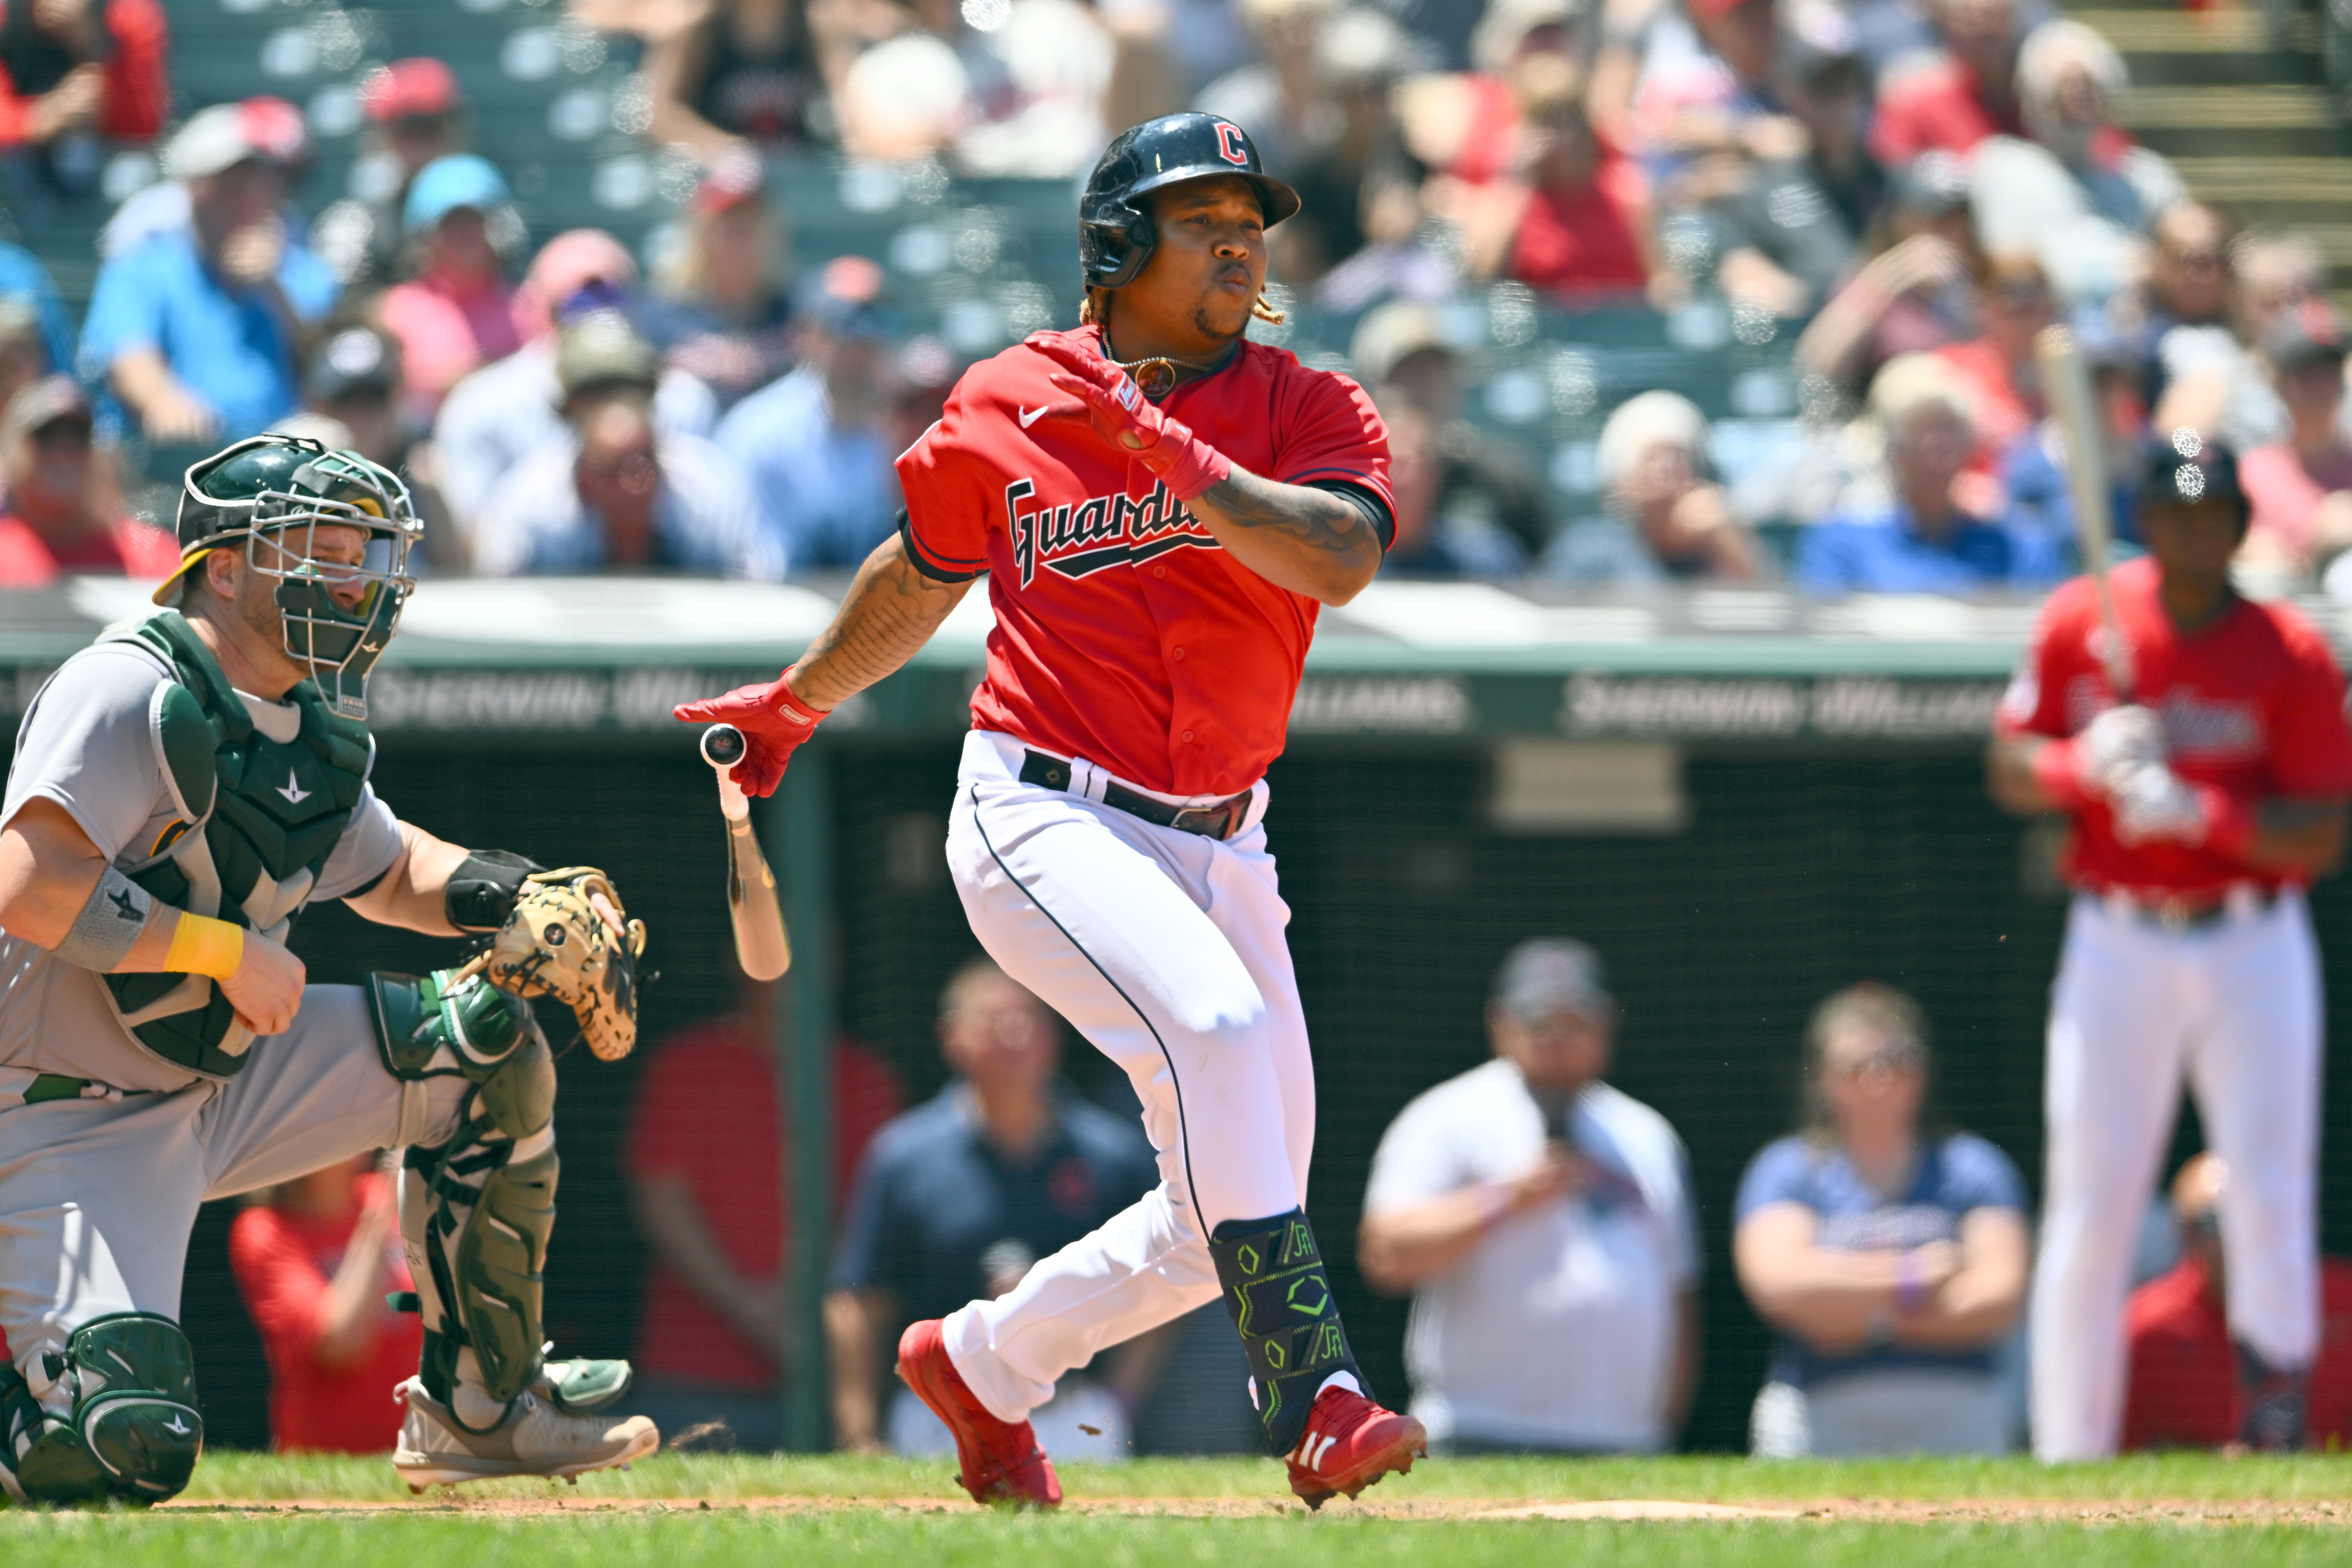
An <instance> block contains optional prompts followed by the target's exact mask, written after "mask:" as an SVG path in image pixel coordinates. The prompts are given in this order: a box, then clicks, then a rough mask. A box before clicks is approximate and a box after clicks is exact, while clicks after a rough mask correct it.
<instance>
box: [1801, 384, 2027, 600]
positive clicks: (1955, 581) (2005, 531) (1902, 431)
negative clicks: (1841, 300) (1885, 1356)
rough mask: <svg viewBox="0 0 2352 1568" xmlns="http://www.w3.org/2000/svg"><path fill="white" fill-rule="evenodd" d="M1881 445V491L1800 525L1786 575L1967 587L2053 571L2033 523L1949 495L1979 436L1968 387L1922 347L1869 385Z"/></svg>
mask: <svg viewBox="0 0 2352 1568" xmlns="http://www.w3.org/2000/svg"><path fill="white" fill-rule="evenodd" d="M1870 404H1871V412H1872V413H1873V414H1874V416H1875V418H1876V420H1877V422H1878V427H1879V430H1880V432H1881V434H1883V435H1884V437H1885V444H1886V470H1885V483H1886V487H1887V490H1888V492H1889V496H1888V498H1887V499H1886V500H1885V502H1884V503H1882V504H1880V505H1878V506H1875V507H1863V508H1861V509H1858V510H1853V511H1847V512H1843V513H1839V514H1836V515H1833V516H1832V517H1826V518H1824V519H1823V520H1822V521H1821V522H1819V523H1816V524H1814V525H1813V526H1812V527H1811V528H1808V529H1807V530H1806V531H1805V534H1804V537H1803V538H1802V539H1801V542H1800V543H1799V544H1798V546H1797V566H1796V571H1795V573H1794V574H1793V575H1794V576H1795V579H1796V581H1797V583H1798V585H1799V586H1800V587H1802V588H1809V589H1813V590H1816V591H1822V592H1832V593H1836V592H1873V593H1966V592H1969V591H1976V590H1982V589H1988V588H2004V587H2008V588H2032V587H2038V586H2040V585H2042V584H2044V583H2047V582H2050V581H2052V580H2054V579H2056V578H2057V577H2058V575H2059V573H2060V567H2061V563H2060V561H2059V559H2058V553H2057V550H2056V549H2055V547H2054V546H2053V543H2052V541H2051V540H2050V539H2049V538H2048V537H2047V536H2046V535H2044V534H2043V533H2042V531H2041V530H2040V529H2038V528H2026V527H2020V526H2018V525H2017V524H2016V523H2015V522H2014V521H2012V520H2011V519H2010V518H2008V517H2000V518H1994V517H1981V516H1979V515H1977V514H1976V513H1974V512H1972V511H1970V510H1969V509H1968V508H1967V507H1965V506H1964V505H1962V503H1961V501H1960V499H1959V498H1958V496H1956V494H1955V493H1954V486H1955V483H1956V482H1957V481H1959V480H1960V477H1961V470H1962V469H1963V467H1964V466H1965V465H1967V463H1968V460H1969V450H1970V448H1971V447H1972V446H1973V445H1974V444H1975V441H1976V424H1975V421H1974V419H1973V418H1972V417H1971V416H1970V414H1969V404H1968V397H1967V394H1966V393H1965V392H1963V391H1962V390H1961V388H1960V387H1959V385H1958V382H1957V381H1956V380H1955V379H1954V378H1953V376H1952V373H1951V372H1950V371H1948V370H1947V369H1946V368H1945V367H1944V366H1943V365H1942V364H1941V363H1939V362H1938V361H1936V360H1935V359H1934V358H1932V357H1931V356H1929V355H1927V354H1906V355H1903V356H1902V357H1900V358H1898V359H1895V360H1894V361H1889V362H1888V364H1887V366H1886V368H1885V370H1883V371H1879V372H1878V378H1877V380H1876V381H1874V382H1872V383H1871V388H1870Z"/></svg>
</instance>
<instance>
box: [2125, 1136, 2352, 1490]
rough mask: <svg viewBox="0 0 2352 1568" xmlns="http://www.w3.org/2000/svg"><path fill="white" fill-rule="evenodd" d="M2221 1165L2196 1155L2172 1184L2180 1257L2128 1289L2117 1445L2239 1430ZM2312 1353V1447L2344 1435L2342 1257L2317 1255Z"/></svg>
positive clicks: (2194, 1440) (2351, 1373)
mask: <svg viewBox="0 0 2352 1568" xmlns="http://www.w3.org/2000/svg"><path fill="white" fill-rule="evenodd" d="M2229 1185H2230V1171H2229V1167H2228V1166H2225V1165H2224V1164H2223V1163H2222V1162H2221V1158H2220V1156H2218V1155H2210V1154H2202V1155H2195V1156H2194V1157H2192V1158H2191V1159H2190V1160H2189V1162H2188V1163H2187V1164H2186V1165H2184V1166H2181V1167H2180V1173H2179V1175H2178V1176H2175V1177H2173V1181H2172V1216H2173V1221H2174V1224H2175V1225H2176V1226H2177V1227H2178V1228H2179V1234H2180V1261H2179V1264H2178V1265H2177V1266H2176V1267H2175V1268H2174V1269H2173V1270H2171V1271H2170V1272H2169V1273H2167V1274H2164V1275H2161V1276H2159V1277H2158V1278H2157V1279H2154V1280H2151V1281H2148V1282H2147V1284H2145V1285H2142V1286H2141V1287H2139V1289H2137V1290H2136V1291H2133V1292H2132V1294H2131V1301H2130V1302H2129V1303H2128V1304H2127V1305H2126V1308H2125V1309H2124V1332H2125V1335H2126V1338H2127V1339H2128V1340H2129V1342H2130V1345H2131V1353H2130V1354H2131V1360H2130V1364H2129V1371H2128V1374H2127V1378H2128V1382H2127V1384H2126V1387H2127V1389H2128V1392H2127V1394H2126V1396H2125V1401H2124V1435H2123V1447H2124V1448H2126V1449H2136V1448H2222V1447H2225V1446H2227V1445H2229V1444H2231V1443H2234V1442H2236V1441H2238V1440H2239V1438H2240V1437H2241V1436H2242V1434H2244V1432H2245V1431H2246V1428H2247V1421H2246V1416H2247V1413H2248V1412H2247V1408H2246V1406H2247V1404H2248V1401H2247V1397H2246V1396H2247V1393H2248V1390H2247V1388H2246V1387H2245V1385H2244V1384H2243V1383H2242V1381H2241V1369H2240V1367H2239V1364H2238V1356H2237V1352H2236V1349H2235V1347H2234V1346H2233V1345H2232V1344H2231V1336H2230V1316H2229V1309H2228V1306H2227V1300H2226V1287H2227V1283H2228V1280H2229V1264H2228V1260H2227V1258H2226V1257H2225V1256H2224V1255H2223V1252H2222V1249H2221V1195H2222V1193H2223V1191H2224V1190H2225V1189H2226V1188H2227V1187H2228V1186H2229ZM2319 1318H2320V1331H2319V1356H2318V1359H2317V1360H2315V1362H2313V1364H2312V1367H2311V1380H2310V1385H2309V1387H2308V1390H2307V1393H2306V1396H2305V1416H2304V1427H2305V1434H2304V1435H2305V1441H2306V1443H2307V1444H2308V1446H2309V1447H2310V1448H2312V1449H2313V1450H2314V1451H2315V1452H2323V1453H2329V1454H2333V1453H2336V1452H2338V1451H2339V1450H2341V1449H2342V1448H2344V1447H2345V1445H2346V1444H2347V1442H2352V1262H2347V1261H2346V1260H2343V1259H2341V1258H2323V1259H2321V1260H2319Z"/></svg>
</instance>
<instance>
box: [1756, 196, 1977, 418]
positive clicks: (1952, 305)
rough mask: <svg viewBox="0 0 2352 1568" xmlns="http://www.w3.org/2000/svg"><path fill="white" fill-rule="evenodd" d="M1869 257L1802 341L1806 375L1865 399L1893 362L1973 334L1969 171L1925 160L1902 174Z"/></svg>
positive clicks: (1868, 242)
mask: <svg viewBox="0 0 2352 1568" xmlns="http://www.w3.org/2000/svg"><path fill="white" fill-rule="evenodd" d="M1864 248H1865V249H1866V250H1868V251H1869V252H1870V258H1869V259H1868V260H1867V261H1865V262H1864V263H1863V265H1862V267H1861V268H1860V269H1859V270H1858V271H1856V272H1855V273H1854V274H1853V277H1850V278H1848V279H1847V280H1846V281H1845V282H1844V283H1843V284H1841V285H1840V286H1839V287H1838V288H1837V290H1836V292H1834V293H1833V294H1832V295H1831V296H1830V298H1829V302H1828V303H1827V304H1825V305H1823V306H1822V309H1821V312H1820V314H1818V315H1816V316H1815V317H1814V318H1813V319H1812V321H1811V323H1810V324H1808V325H1807V326H1806V328H1805V329H1804V332H1803V333H1802V334H1801V336H1800V337H1799V338H1798V339H1797V347H1796V361H1797V364H1798V366H1799V368H1800V369H1801V370H1803V371H1807V372H1808V373H1810V374H1812V375H1817V376H1822V377H1823V378H1825V379H1827V380H1829V381H1831V382H1834V383H1836V384H1837V385H1838V386H1839V387H1840V388H1842V389H1843V390H1844V391H1845V392H1847V393H1848V394H1849V395H1852V396H1854V397H1857V398H1858V397H1859V395H1860V394H1861V392H1863V391H1864V389H1865V388H1866V387H1868V386H1869V385H1870V382H1871V378H1872V377H1874V376H1875V375H1877V373H1878V371H1879V370H1880V368H1881V367H1882V366H1884V365H1885V363H1886V362H1887V361H1890V360H1893V359H1895V358H1896V357H1898V356H1900V355H1903V354H1917V353H1926V352H1927V351H1929V350H1935V349H1940V348H1942V347H1943V346H1944V345H1945V344H1947V343H1957V342H1961V341H1964V340H1967V339H1969V338H1973V337H1975V336H1976V334H1977V328H1978V312H1977V298H1976V285H1975V280H1974V274H1975V271H1976V267H1977V256H1978V252H1977V244H1976V235H1975V231H1974V229H1973V228H1972V227H1971V226H1970V224H1969V176H1968V169H1967V167H1966V166H1965V165H1964V164H1962V163H1961V162H1960V161H1959V160H1958V158H1956V157H1954V156H1953V155H1952V154H1950V153H1948V152H1925V153H1922V154H1920V155H1919V156H1918V157H1917V158H1916V159H1914V160H1912V162H1910V163H1909V164H1908V165H1907V166H1906V167H1904V168H1902V169H1900V170H1899V171H1897V172H1895V175H1894V176H1893V177H1892V178H1891V180H1890V181H1889V183H1888V188H1887V193H1886V201H1885V205H1884V206H1883V207H1882V208H1881V209H1880V212H1879V215H1878V217H1877V219H1876V220H1875V221H1874V223H1873V225H1872V227H1871V230H1870V233H1869V235H1867V237H1866V238H1865V240H1864Z"/></svg>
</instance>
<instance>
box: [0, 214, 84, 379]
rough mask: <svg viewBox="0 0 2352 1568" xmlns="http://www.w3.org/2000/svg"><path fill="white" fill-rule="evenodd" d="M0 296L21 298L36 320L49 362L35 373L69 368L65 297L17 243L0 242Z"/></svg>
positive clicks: (70, 336) (69, 331)
mask: <svg viewBox="0 0 2352 1568" xmlns="http://www.w3.org/2000/svg"><path fill="white" fill-rule="evenodd" d="M0 298H6V299H23V300H25V301H26V303H27V304H28V305H29V306H30V307H31V309H32V312H33V317H34V319H35V320H36V321H37V322H38V323H39V324H40V329H41V349H42V351H43V352H44V353H46V354H47V356H48V361H49V362H48V363H47V365H45V366H43V367H42V368H41V370H40V371H37V372H35V373H36V374H37V375H59V374H66V373H68V372H70V371H72V370H73V362H74V330H73V321H72V319H70V318H69V317H68V316H67V315H66V307H65V301H64V300H62V299H60V298H58V286H57V284H56V283H55V282H54V281H53V280H52V279H51V278H50V277H49V271H48V268H47V267H43V266H42V265H41V264H40V262H38V261H37V260H36V259H35V258H34V256H33V253H32V252H31V251H28V250H26V249H25V248H24V247H23V246H13V245H8V244H6V243H5V242H0Z"/></svg>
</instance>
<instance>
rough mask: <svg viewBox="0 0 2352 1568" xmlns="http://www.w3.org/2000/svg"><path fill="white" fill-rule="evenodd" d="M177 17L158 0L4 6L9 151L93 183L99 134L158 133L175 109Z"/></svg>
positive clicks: (0, 45) (1, 113) (80, 183)
mask: <svg viewBox="0 0 2352 1568" xmlns="http://www.w3.org/2000/svg"><path fill="white" fill-rule="evenodd" d="M170 53H171V27H170V24H169V23H168V22H167V21H166V20H165V18H164V15H163V6H162V5H158V4H157V3H156V0H12V3H10V4H8V5H5V7H0V154H9V153H16V154H18V155H20V156H26V155H28V156H29V157H31V158H32V159H34V160H36V161H37V164H38V172H39V174H41V175H42V176H45V177H46V178H45V181H44V183H47V184H49V185H50V186H52V187H53V188H62V189H64V190H67V191H71V192H76V193H82V192H88V191H89V190H91V189H92V188H94V187H95V186H96V184H97V181H98V174H99V172H100V162H101V159H100V156H99V155H98V154H99V147H98V143H97V139H98V138H101V137H102V138H104V139H106V140H107V141H116V142H139V143H143V142H148V141H153V140H154V139H155V138H156V136H157V135H159V134H160V133H161V132H162V131H163V119H164V116H165V114H166V113H168V112H169V110H170V109H171V99H172V86H171V81H170V79H169V77H168V75H167V73H166V61H167V59H168V57H169V56H170Z"/></svg>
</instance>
